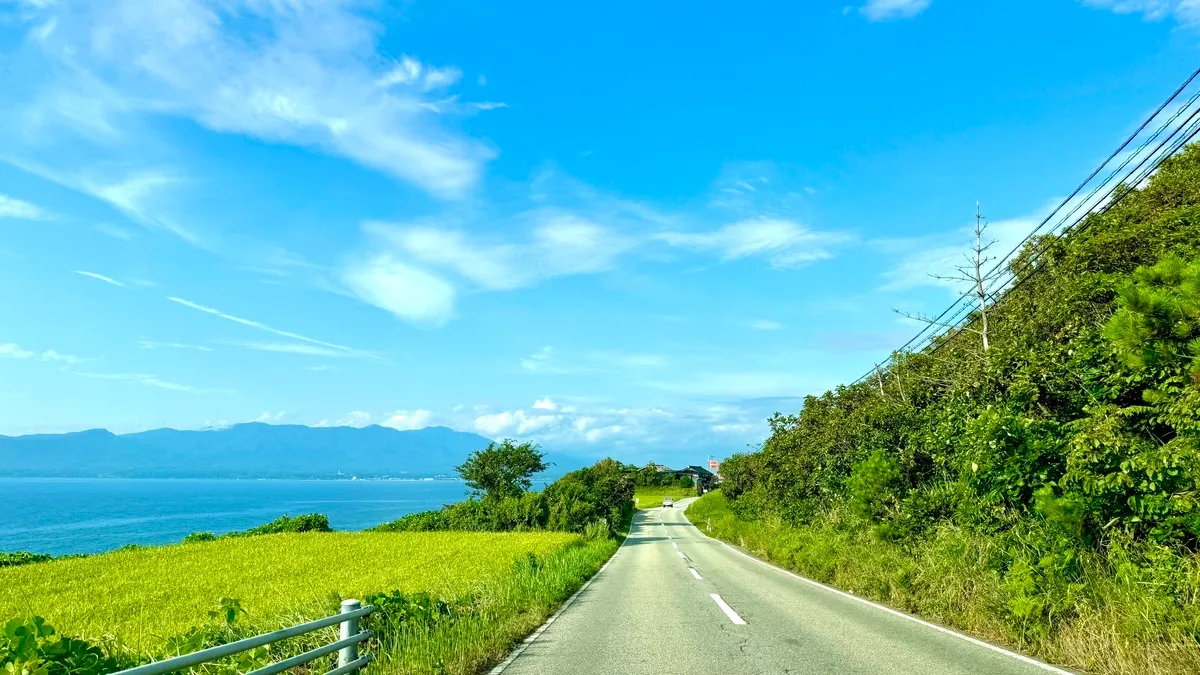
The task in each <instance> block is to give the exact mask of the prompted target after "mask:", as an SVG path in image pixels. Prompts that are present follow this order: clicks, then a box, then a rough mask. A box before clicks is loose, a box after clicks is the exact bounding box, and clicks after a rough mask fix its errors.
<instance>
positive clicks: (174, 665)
mask: <svg viewBox="0 0 1200 675" xmlns="http://www.w3.org/2000/svg"><path fill="white" fill-rule="evenodd" d="M374 610H375V608H374V607H373V606H371V605H367V606H366V607H363V606H362V603H360V602H359V601H358V600H343V601H342V611H341V613H340V614H335V615H334V616H329V617H325V618H324V619H317V620H316V621H310V622H308V623H302V624H300V625H299V626H292V627H291V628H284V629H282V630H277V631H275V632H273V633H266V634H263V635H256V636H254V637H250V638H246V639H245V640H238V641H237V642H230V643H229V644H225V645H217V646H216V647H210V648H208V649H204V650H201V651H198V652H192V653H191V654H184V655H182V656H176V657H173V658H169V659H163V660H162V661H155V662H154V663H147V664H146V665H144V666H138V667H136V668H130V669H128V670H122V671H120V672H119V673H115V674H114V675H163V674H164V673H170V672H173V671H176V670H182V669H184V668H190V667H192V666H198V665H200V664H202V663H208V662H210V661H216V660H217V659H220V658H223V657H226V656H232V655H234V654H240V653H241V652H245V651H249V650H251V649H254V648H255V647H262V646H263V645H269V644H273V643H276V642H279V641H280V640H286V639H288V638H291V637H296V636H297V635H304V634H305V633H311V632H313V631H315V630H319V629H321V628H325V627H326V626H332V625H334V624H341V634H340V637H341V639H340V640H338V641H337V642H333V643H330V644H327V645H325V646H324V647H317V648H316V649H312V650H309V651H307V652H304V653H303V654H298V655H296V656H293V657H291V658H288V659H284V660H282V661H279V662H278V663H272V664H271V665H269V666H266V667H264V668H259V669H258V670H254V671H251V672H249V673H247V674H246V675H274V674H275V673H281V672H283V671H285V670H287V669H289V668H295V667H296V666H299V665H302V664H305V663H308V662H309V661H312V660H313V659H318V658H320V657H322V656H325V655H326V654H332V653H333V652H338V667H337V668H334V669H333V670H331V671H329V672H328V673H325V675H348V674H349V673H353V672H355V671H356V670H358V669H360V668H363V667H365V666H366V665H367V664H368V663H370V662H371V659H372V658H373V657H372V656H371V655H370V654H363V655H362V656H359V654H358V645H359V643H360V642H362V641H363V640H366V639H367V638H369V637H371V631H369V630H364V631H360V630H359V629H358V620H359V618H361V617H364V616H366V615H368V614H370V613H371V612H372V611H374Z"/></svg>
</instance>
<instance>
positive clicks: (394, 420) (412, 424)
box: [380, 410, 433, 431]
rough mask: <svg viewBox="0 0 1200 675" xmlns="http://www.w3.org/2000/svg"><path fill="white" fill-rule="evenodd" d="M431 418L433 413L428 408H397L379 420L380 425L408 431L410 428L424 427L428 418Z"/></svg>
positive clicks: (427, 422) (428, 420) (427, 424)
mask: <svg viewBox="0 0 1200 675" xmlns="http://www.w3.org/2000/svg"><path fill="white" fill-rule="evenodd" d="M432 419H433V413H432V412H431V411H429V410H397V411H396V412H394V413H392V414H391V415H389V416H388V418H387V419H386V420H384V421H383V422H380V424H381V425H382V426H385V427H391V428H393V429H400V430H401V431H408V430H411V429H424V428H425V427H427V426H429V422H430V420H432Z"/></svg>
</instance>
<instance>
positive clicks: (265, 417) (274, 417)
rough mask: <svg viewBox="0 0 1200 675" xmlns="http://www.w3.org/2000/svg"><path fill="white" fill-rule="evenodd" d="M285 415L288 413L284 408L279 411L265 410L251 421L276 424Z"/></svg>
mask: <svg viewBox="0 0 1200 675" xmlns="http://www.w3.org/2000/svg"><path fill="white" fill-rule="evenodd" d="M285 415H286V413H285V412H284V411H283V410H280V411H279V412H277V413H271V412H269V411H266V410H264V411H263V413H262V414H261V415H259V416H258V417H255V418H254V419H252V420H250V421H251V422H262V423H263V424H274V423H276V422H279V421H281V420H282V419H283V418H284V416H285Z"/></svg>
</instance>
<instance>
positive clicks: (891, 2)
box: [860, 0, 933, 21]
mask: <svg viewBox="0 0 1200 675" xmlns="http://www.w3.org/2000/svg"><path fill="white" fill-rule="evenodd" d="M932 2H933V0H867V4H865V5H863V6H862V9H861V10H860V11H861V12H862V13H863V15H864V16H866V17H867V19H869V20H871V21H885V20H887V19H908V18H911V17H914V16H916V15H918V14H920V13H921V12H923V11H925V10H926V9H928V8H929V5H930V4H932Z"/></svg>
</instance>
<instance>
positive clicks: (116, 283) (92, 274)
mask: <svg viewBox="0 0 1200 675" xmlns="http://www.w3.org/2000/svg"><path fill="white" fill-rule="evenodd" d="M75 274H79V275H81V276H85V277H91V278H92V279H96V280H98V281H103V282H104V283H106V284H112V285H113V286H120V287H121V288H129V286H127V285H126V284H125V283H124V282H121V281H117V280H116V279H113V278H112V277H106V276H104V275H103V274H97V273H95V272H85V271H83V270H75Z"/></svg>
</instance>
